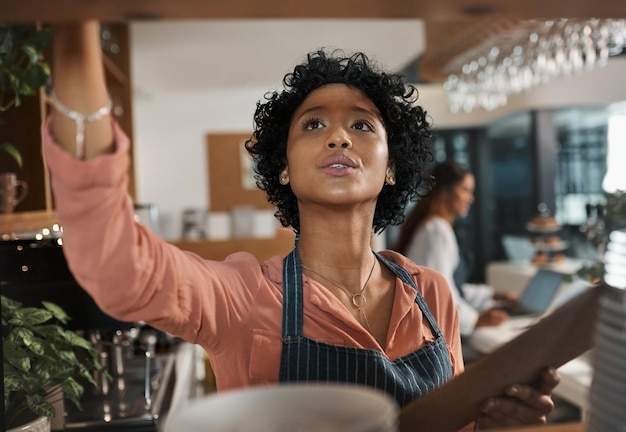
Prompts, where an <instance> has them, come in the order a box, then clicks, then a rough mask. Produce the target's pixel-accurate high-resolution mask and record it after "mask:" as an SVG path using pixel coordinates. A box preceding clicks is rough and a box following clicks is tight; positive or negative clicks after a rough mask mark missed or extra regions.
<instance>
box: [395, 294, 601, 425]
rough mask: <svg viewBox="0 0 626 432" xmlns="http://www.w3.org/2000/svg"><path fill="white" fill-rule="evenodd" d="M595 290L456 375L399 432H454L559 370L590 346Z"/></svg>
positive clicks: (405, 418)
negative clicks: (491, 402)
mask: <svg viewBox="0 0 626 432" xmlns="http://www.w3.org/2000/svg"><path fill="white" fill-rule="evenodd" d="M607 290H608V286H607V285H604V284H600V285H597V286H594V287H592V288H590V289H588V290H586V291H585V292H583V293H581V294H579V295H578V296H576V297H574V298H573V299H571V300H570V301H569V302H567V303H565V304H563V305H562V306H561V307H559V308H558V309H556V310H554V311H553V312H552V313H551V314H549V315H547V316H546V317H545V318H543V319H541V320H540V321H539V322H537V323H536V324H534V325H533V326H531V327H529V328H528V330H526V331H525V332H523V333H522V334H520V335H519V336H517V337H516V338H514V339H512V340H511V341H509V342H508V343H506V344H504V345H502V346H500V347H499V348H497V349H496V350H494V351H493V352H491V353H490V354H487V355H485V356H483V357H481V358H479V359H478V360H476V361H475V362H473V363H472V364H471V365H469V367H468V368H467V369H466V370H465V371H464V372H463V373H462V374H460V375H458V376H456V377H455V378H453V379H451V380H450V381H448V382H446V383H445V384H443V385H442V386H441V387H439V388H437V389H435V390H434V391H432V392H431V393H429V394H427V395H426V396H424V397H422V398H420V399H418V400H416V401H414V402H412V403H411V404H409V405H408V406H406V407H405V408H404V409H403V410H402V411H401V413H400V419H399V424H400V432H409V431H414V430H415V425H419V428H420V430H425V431H429V432H451V431H457V430H459V429H461V428H463V427H464V426H466V425H468V424H469V423H471V422H472V421H474V420H476V419H477V418H478V417H479V415H480V407H481V404H482V403H483V402H484V401H485V400H486V399H488V398H490V397H494V396H501V395H502V394H503V391H504V388H505V387H506V386H508V385H510V384H515V383H533V382H536V381H537V380H538V379H539V376H540V373H541V371H542V370H543V369H545V368H546V367H549V366H551V367H555V368H558V367H560V366H562V365H563V364H565V363H567V362H568V361H570V360H572V359H574V358H576V357H578V356H580V355H582V354H583V353H585V352H586V351H588V350H589V349H591V348H592V346H593V335H594V329H595V319H596V315H597V309H598V301H599V299H600V297H601V296H602V295H603V294H604V293H605V292H606V291H607Z"/></svg>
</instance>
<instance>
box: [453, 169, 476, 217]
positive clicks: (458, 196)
mask: <svg viewBox="0 0 626 432" xmlns="http://www.w3.org/2000/svg"><path fill="white" fill-rule="evenodd" d="M475 183H476V182H475V180H474V176H473V175H472V174H469V173H468V174H465V176H464V177H463V179H462V180H461V181H460V182H458V183H457V184H456V185H454V187H453V188H452V189H451V190H450V194H449V199H448V200H447V202H448V205H449V211H450V213H451V214H453V215H454V216H455V217H465V216H467V213H468V212H469V209H470V206H471V205H472V203H473V202H474V189H475V186H476V185H475Z"/></svg>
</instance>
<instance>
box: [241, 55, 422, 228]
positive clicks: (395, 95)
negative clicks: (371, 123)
mask: <svg viewBox="0 0 626 432" xmlns="http://www.w3.org/2000/svg"><path fill="white" fill-rule="evenodd" d="M336 83H339V84H346V85H348V86H350V87H353V88H356V89H358V90H360V91H361V92H363V94H364V95H365V96H367V97H368V98H369V99H370V100H371V101H372V102H373V103H374V104H375V105H376V107H377V108H378V110H379V111H380V113H381V115H382V118H383V122H384V125H385V129H386V131H387V141H388V146H389V164H390V166H393V167H394V169H395V175H396V184H395V185H394V186H389V185H385V186H384V187H383V189H382V191H381V193H380V195H379V197H378V202H377V205H376V211H375V213H374V221H373V227H372V228H373V230H374V232H381V231H382V230H384V229H385V228H386V227H387V226H388V225H399V224H401V223H402V222H403V221H404V217H405V215H404V209H405V206H406V204H407V203H408V201H409V200H412V199H416V198H417V197H418V196H422V195H423V194H425V193H427V192H428V191H429V190H430V188H431V184H430V179H429V177H428V175H427V173H426V170H427V168H428V164H429V162H430V161H432V150H431V144H432V137H433V134H432V132H431V129H430V123H429V121H428V119H427V118H426V112H425V111H424V110H423V109H422V107H421V106H419V105H417V104H416V103H415V102H416V101H417V98H418V92H417V89H416V88H415V87H413V86H411V85H408V84H406V83H405V82H404V79H403V77H402V76H400V75H397V74H390V73H386V72H384V71H382V70H380V69H378V68H377V67H376V65H374V64H373V63H372V62H371V61H370V60H369V59H368V58H367V56H366V55H365V54H363V53H355V54H352V55H350V56H346V55H345V54H344V53H343V52H342V51H333V52H330V53H327V52H326V51H325V50H319V51H316V52H313V53H310V54H308V55H307V59H306V61H305V62H303V63H302V64H300V65H298V66H296V67H295V68H294V70H293V72H291V73H289V74H287V75H285V77H284V79H283V86H284V90H282V91H281V92H277V91H274V92H270V93H267V94H266V95H265V100H264V101H263V102H262V101H259V102H258V103H257V107H256V112H255V114H254V133H253V135H252V137H251V138H250V139H249V140H248V141H246V144H245V146H246V149H247V150H248V152H249V153H250V154H251V156H252V158H253V160H254V166H255V168H254V169H255V173H256V174H255V179H256V183H257V186H258V187H259V188H260V189H261V190H263V191H265V192H266V194H267V199H268V201H269V202H270V203H272V204H274V205H275V206H276V207H277V208H278V211H277V212H276V215H275V216H276V217H277V218H278V219H279V220H280V222H281V223H282V225H283V226H285V227H288V226H291V227H292V228H293V229H294V230H295V231H296V232H299V231H300V218H299V214H298V203H297V200H296V196H295V195H294V193H293V191H292V190H291V187H290V186H289V185H281V184H280V182H279V175H280V172H281V171H282V170H283V169H284V168H285V166H286V165H287V156H286V154H287V137H288V134H289V127H290V123H291V118H292V115H293V113H294V112H295V110H296V109H297V108H298V107H299V106H300V104H302V102H304V100H305V99H306V98H307V96H308V95H309V94H310V93H311V92H312V91H314V90H316V89H318V88H320V87H322V86H324V85H326V84H336Z"/></svg>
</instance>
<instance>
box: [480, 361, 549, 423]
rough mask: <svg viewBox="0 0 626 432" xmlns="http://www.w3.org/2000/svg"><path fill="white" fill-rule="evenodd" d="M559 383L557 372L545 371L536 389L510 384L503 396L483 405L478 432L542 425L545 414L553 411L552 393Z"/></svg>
mask: <svg viewBox="0 0 626 432" xmlns="http://www.w3.org/2000/svg"><path fill="white" fill-rule="evenodd" d="M560 381H561V377H560V375H559V373H558V372H557V371H556V369H554V368H547V369H544V370H543V371H542V374H541V379H540V380H539V383H538V384H537V385H536V386H531V385H522V384H513V385H511V386H509V387H507V389H506V390H505V394H506V396H503V397H499V398H491V399H488V400H487V401H485V403H484V405H483V407H482V415H481V416H480V417H479V419H478V429H479V430H482V429H490V428H496V427H509V426H519V425H529V424H545V423H546V416H547V414H549V413H550V412H551V411H552V410H553V409H554V402H553V401H552V392H553V391H554V388H555V387H556V386H557V385H558V383H559V382H560Z"/></svg>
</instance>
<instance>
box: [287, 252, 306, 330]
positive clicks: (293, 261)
mask: <svg viewBox="0 0 626 432" xmlns="http://www.w3.org/2000/svg"><path fill="white" fill-rule="evenodd" d="M302 285H303V283H302V267H301V266H300V254H299V253H298V246H297V243H296V247H294V248H293V250H292V251H291V253H290V254H289V255H287V256H286V257H285V259H284V260H283V341H289V340H291V339H292V338H298V337H301V336H302V327H303V326H302V324H303V310H304V305H303V300H302V297H303V289H302Z"/></svg>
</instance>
